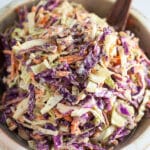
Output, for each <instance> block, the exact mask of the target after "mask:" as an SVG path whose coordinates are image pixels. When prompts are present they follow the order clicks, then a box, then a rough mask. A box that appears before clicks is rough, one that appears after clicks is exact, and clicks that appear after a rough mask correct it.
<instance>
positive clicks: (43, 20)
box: [39, 16, 48, 25]
mask: <svg viewBox="0 0 150 150" xmlns="http://www.w3.org/2000/svg"><path fill="white" fill-rule="evenodd" d="M47 22H48V17H47V16H44V17H43V18H42V19H41V20H40V22H39V24H41V25H45V24H46V23H47Z"/></svg>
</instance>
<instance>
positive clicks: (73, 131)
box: [71, 118, 81, 134]
mask: <svg viewBox="0 0 150 150" xmlns="http://www.w3.org/2000/svg"><path fill="white" fill-rule="evenodd" d="M80 132H81V131H80V129H79V120H78V119H77V118H74V119H73V121H72V122H71V134H79V133H80Z"/></svg>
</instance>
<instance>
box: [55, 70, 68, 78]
mask: <svg viewBox="0 0 150 150" xmlns="http://www.w3.org/2000/svg"><path fill="white" fill-rule="evenodd" d="M69 74H70V72H69V71H57V72H56V76H57V77H66V76H68V75H69Z"/></svg>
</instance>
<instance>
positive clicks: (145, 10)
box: [0, 0, 150, 19]
mask: <svg viewBox="0 0 150 150" xmlns="http://www.w3.org/2000/svg"><path fill="white" fill-rule="evenodd" d="M11 1H13V0H0V8H1V7H4V6H5V5H6V4H8V3H9V2H11ZM133 7H134V8H136V9H138V10H139V11H140V12H141V13H142V14H144V15H145V16H146V17H147V18H149V19H150V0H133Z"/></svg>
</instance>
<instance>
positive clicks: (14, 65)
mask: <svg viewBox="0 0 150 150" xmlns="http://www.w3.org/2000/svg"><path fill="white" fill-rule="evenodd" d="M3 52H4V54H7V55H10V56H11V80H13V79H14V77H15V68H17V67H16V65H17V63H16V60H15V55H14V53H13V52H12V51H10V50H4V51H3Z"/></svg>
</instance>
